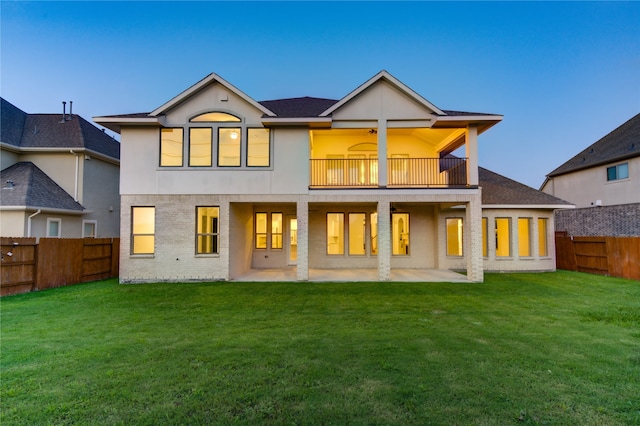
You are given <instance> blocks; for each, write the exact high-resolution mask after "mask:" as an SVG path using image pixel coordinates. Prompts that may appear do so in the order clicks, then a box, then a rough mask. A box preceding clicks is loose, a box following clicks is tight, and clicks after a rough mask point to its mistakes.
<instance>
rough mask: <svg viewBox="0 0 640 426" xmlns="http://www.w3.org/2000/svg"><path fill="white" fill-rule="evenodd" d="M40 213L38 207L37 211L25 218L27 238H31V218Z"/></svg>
mask: <svg viewBox="0 0 640 426" xmlns="http://www.w3.org/2000/svg"><path fill="white" fill-rule="evenodd" d="M40 213H42V210H40V209H38V211H37V212H35V213H34V214H32V215H31V216H29V218H28V219H27V238H31V218H33V217H34V216H37V215H39V214H40Z"/></svg>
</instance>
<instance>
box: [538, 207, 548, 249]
mask: <svg viewBox="0 0 640 426" xmlns="http://www.w3.org/2000/svg"><path fill="white" fill-rule="evenodd" d="M547 221H548V219H547V218H545V217H541V218H538V255H539V256H541V257H543V256H549V249H548V247H547V223H548V222H547Z"/></svg>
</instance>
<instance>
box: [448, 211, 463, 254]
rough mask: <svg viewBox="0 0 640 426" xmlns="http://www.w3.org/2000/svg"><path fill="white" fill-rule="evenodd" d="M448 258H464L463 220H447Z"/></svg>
mask: <svg viewBox="0 0 640 426" xmlns="http://www.w3.org/2000/svg"><path fill="white" fill-rule="evenodd" d="M446 223H447V256H462V218H460V217H454V218H447V219H446Z"/></svg>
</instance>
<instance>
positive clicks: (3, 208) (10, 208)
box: [0, 206, 91, 216]
mask: <svg viewBox="0 0 640 426" xmlns="http://www.w3.org/2000/svg"><path fill="white" fill-rule="evenodd" d="M38 210H41V211H42V213H56V214H70V215H74V216H82V215H85V214H89V213H91V211H89V210H69V209H56V208H50V207H35V206H0V211H17V212H19V211H24V212H29V211H34V212H35V211H38Z"/></svg>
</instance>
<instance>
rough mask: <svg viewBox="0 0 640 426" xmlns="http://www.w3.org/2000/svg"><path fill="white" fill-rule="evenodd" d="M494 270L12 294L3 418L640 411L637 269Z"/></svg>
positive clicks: (569, 416)
mask: <svg viewBox="0 0 640 426" xmlns="http://www.w3.org/2000/svg"><path fill="white" fill-rule="evenodd" d="M485 279H486V281H485V283H484V284H446V283H427V284H422V283H202V284H151V285H118V284H117V282H116V281H115V280H109V281H101V282H96V283H90V284H83V285H77V286H72V287H65V288H60V289H54V290H49V291H43V292H40V293H32V294H27V295H20V296H12V297H6V298H3V299H2V300H1V302H0V304H1V305H0V307H1V320H2V322H1V331H2V333H1V337H2V341H1V345H2V346H1V349H2V355H1V365H0V367H1V374H2V376H1V394H0V396H1V406H2V408H1V409H2V417H1V418H0V423H1V424H2V425H3V426H4V425H10V424H150V425H151V424H286V425H297V424H303V425H315V424H323V425H328V424H335V425H344V424H351V425H353V424H356V425H357V424H363V425H376V424H380V425H382V424H384V425H394V424H396V425H408V424H418V425H424V424H436V425H438V424H447V425H448V424H460V425H466V424H490V425H494V424H501V425H504V424H566V425H590V424H591V425H614V424H640V282H638V281H629V280H623V279H616V278H607V277H600V276H595V275H587V274H580V273H572V272H557V273H544V274H488V275H486V277H485Z"/></svg>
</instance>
